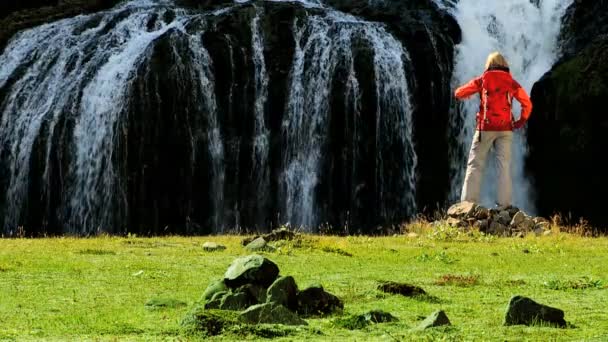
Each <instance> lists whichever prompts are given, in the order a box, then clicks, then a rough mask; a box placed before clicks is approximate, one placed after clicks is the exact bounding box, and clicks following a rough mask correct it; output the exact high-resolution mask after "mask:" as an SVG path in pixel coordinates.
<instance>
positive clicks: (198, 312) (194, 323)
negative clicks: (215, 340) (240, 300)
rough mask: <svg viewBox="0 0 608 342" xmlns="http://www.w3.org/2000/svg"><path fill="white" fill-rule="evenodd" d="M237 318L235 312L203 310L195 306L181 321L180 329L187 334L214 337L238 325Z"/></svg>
mask: <svg viewBox="0 0 608 342" xmlns="http://www.w3.org/2000/svg"><path fill="white" fill-rule="evenodd" d="M238 317H239V315H238V313H237V312H235V311H223V310H205V309H203V308H202V307H200V306H197V307H195V308H194V309H193V310H192V311H191V312H190V313H188V314H187V315H186V317H185V318H184V319H183V320H182V322H181V327H182V329H183V330H184V331H185V332H186V333H188V334H202V335H204V336H215V335H220V334H221V333H222V332H223V331H224V330H225V329H227V328H230V327H233V326H236V325H238V324H239V318H238Z"/></svg>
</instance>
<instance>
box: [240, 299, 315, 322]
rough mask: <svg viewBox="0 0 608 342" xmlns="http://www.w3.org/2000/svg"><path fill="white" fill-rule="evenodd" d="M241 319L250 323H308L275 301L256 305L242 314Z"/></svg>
mask: <svg viewBox="0 0 608 342" xmlns="http://www.w3.org/2000/svg"><path fill="white" fill-rule="evenodd" d="M240 320H241V321H242V322H244V323H248V324H283V325H308V323H307V322H306V321H305V320H303V319H301V318H300V317H298V315H296V314H295V313H293V312H291V311H289V309H287V308H286V307H284V306H283V305H275V304H274V303H265V304H258V305H254V306H252V307H250V308H249V309H247V310H245V311H243V312H242V313H241V314H240Z"/></svg>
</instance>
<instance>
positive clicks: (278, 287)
mask: <svg viewBox="0 0 608 342" xmlns="http://www.w3.org/2000/svg"><path fill="white" fill-rule="evenodd" d="M297 292H298V285H297V284H296V281H295V279H293V277H292V276H286V277H281V278H279V279H277V280H275V282H274V283H272V285H270V287H269V288H268V291H267V292H266V298H267V301H268V302H269V303H270V302H274V303H276V304H278V305H283V306H285V307H286V308H288V309H290V310H292V311H296V309H297V307H298V298H297Z"/></svg>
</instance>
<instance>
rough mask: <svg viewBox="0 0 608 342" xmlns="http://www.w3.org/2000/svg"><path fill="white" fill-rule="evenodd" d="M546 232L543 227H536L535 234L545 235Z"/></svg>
mask: <svg viewBox="0 0 608 342" xmlns="http://www.w3.org/2000/svg"><path fill="white" fill-rule="evenodd" d="M544 232H545V230H544V229H542V228H539V227H536V228H534V235H536V236H541V235H543V233H544Z"/></svg>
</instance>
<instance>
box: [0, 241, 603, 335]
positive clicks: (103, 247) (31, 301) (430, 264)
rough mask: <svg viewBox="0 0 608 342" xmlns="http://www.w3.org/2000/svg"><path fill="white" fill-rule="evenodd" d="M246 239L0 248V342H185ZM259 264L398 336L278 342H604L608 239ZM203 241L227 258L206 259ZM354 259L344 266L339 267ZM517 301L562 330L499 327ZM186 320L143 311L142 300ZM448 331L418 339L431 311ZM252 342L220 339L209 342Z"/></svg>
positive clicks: (330, 250)
mask: <svg viewBox="0 0 608 342" xmlns="http://www.w3.org/2000/svg"><path fill="white" fill-rule="evenodd" d="M241 239H242V237H238V236H213V237H197V238H185V237H168V238H137V237H131V238H112V237H99V238H91V239H75V238H55V239H12V240H0V340H36V341H40V340H60V341H66V340H100V341H106V340H109V341H124V340H152V341H154V340H179V341H186V340H193V339H195V338H194V337H192V336H187V335H185V334H184V333H183V332H182V330H180V321H181V319H182V318H183V317H184V316H185V315H186V313H187V312H188V311H189V310H190V309H191V308H192V306H193V305H194V304H195V302H196V301H198V299H199V298H200V296H201V294H202V293H203V291H204V290H205V288H206V286H207V284H208V283H209V281H210V280H212V279H214V278H219V277H221V276H222V275H223V273H224V271H225V270H226V268H227V267H228V265H229V264H230V262H231V261H232V260H233V259H234V258H236V257H238V256H242V255H246V254H248V253H246V251H245V249H244V248H243V247H242V246H241V245H240V241H241ZM303 239H304V241H303V242H302V243H293V242H292V243H286V244H283V245H282V247H281V248H280V249H279V250H278V251H276V252H273V253H264V254H265V256H267V257H268V258H270V259H271V260H273V261H274V262H275V263H277V264H278V266H279V267H280V269H281V274H282V275H292V276H294V277H295V279H296V281H297V283H298V285H299V287H300V288H304V287H306V286H309V285H311V284H315V283H318V284H322V285H323V286H324V287H325V289H326V290H328V291H329V292H331V293H333V294H335V295H337V296H338V297H340V298H341V299H343V301H344V303H345V309H344V314H358V313H363V312H365V311H367V310H372V309H382V310H385V311H388V312H390V313H392V314H393V315H395V316H396V317H398V318H399V322H395V323H385V324H377V325H373V326H370V327H368V328H365V329H363V330H347V329H343V328H339V327H337V326H336V325H335V324H334V319H335V318H336V317H337V316H330V317H324V318H318V319H309V320H308V322H309V324H310V326H309V327H306V328H297V329H295V330H292V331H288V332H289V334H288V335H287V336H284V337H279V338H277V340H296V341H297V340H327V341H397V340H398V341H410V340H421V341H427V340H428V341H434V340H445V341H463V340H465V341H608V309H607V308H606V299H608V288H607V287H606V284H608V271H607V269H608V268H607V266H606V265H608V239H607V238H585V237H580V236H575V235H568V234H554V235H552V236H545V237H535V236H528V237H525V238H500V239H497V238H489V237H484V236H482V235H479V234H472V235H464V234H456V233H454V232H453V231H450V230H449V229H445V230H440V231H439V232H434V233H421V234H420V236H419V237H407V236H405V235H404V236H395V237H382V238H380V237H378V238H371V237H322V236H304V237H303ZM206 241H215V242H220V243H222V244H225V245H226V246H227V247H228V248H227V249H226V250H225V251H222V252H213V253H208V252H205V251H203V250H202V248H201V245H202V244H203V243H204V242H206ZM349 255H351V256H349ZM383 280H392V281H400V282H407V283H411V284H414V285H418V286H421V287H423V288H424V289H425V290H426V291H427V292H428V293H429V294H430V295H431V296H433V298H434V300H429V299H428V298H427V299H412V298H406V297H401V296H395V295H386V294H383V293H380V292H378V291H377V290H376V287H377V284H378V281H383ZM513 295H523V296H528V297H531V298H533V299H534V300H536V301H538V302H540V303H543V304H547V305H551V306H554V307H558V308H561V309H563V310H564V311H565V314H566V317H565V318H566V320H567V321H568V322H569V323H570V324H571V326H570V327H568V328H565V329H557V328H550V327H526V326H514V327H505V326H503V325H502V322H503V319H504V312H505V308H506V306H507V303H508V301H509V299H510V298H511V297H512V296H513ZM163 298H168V299H176V300H179V301H183V302H185V303H186V304H187V305H186V306H181V307H177V308H168V309H157V310H150V309H148V308H146V307H145V305H144V304H145V303H146V302H147V301H148V300H151V299H163ZM437 309H443V310H445V312H446V313H447V315H448V317H449V318H450V320H451V321H452V324H453V326H451V327H448V328H436V329H431V330H427V331H424V332H420V331H414V330H413V328H415V327H416V326H417V325H418V324H419V323H420V321H421V319H423V318H424V316H426V315H428V314H430V313H431V312H433V311H434V310H437ZM244 339H245V340H256V339H262V337H260V336H257V335H256V334H253V333H249V334H247V333H243V332H241V333H235V332H232V333H227V334H224V335H221V336H215V337H212V338H210V340H244Z"/></svg>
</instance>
